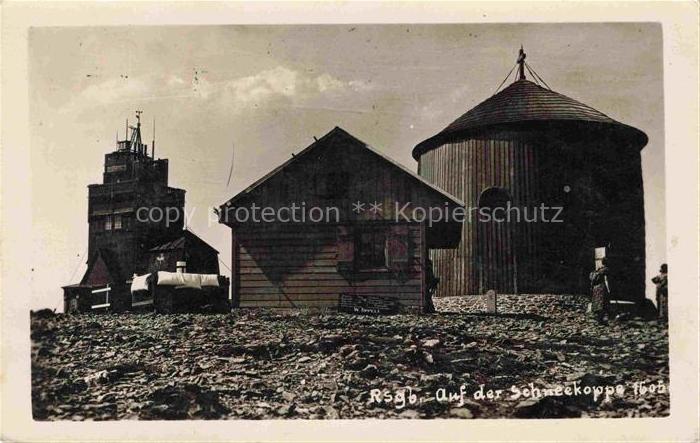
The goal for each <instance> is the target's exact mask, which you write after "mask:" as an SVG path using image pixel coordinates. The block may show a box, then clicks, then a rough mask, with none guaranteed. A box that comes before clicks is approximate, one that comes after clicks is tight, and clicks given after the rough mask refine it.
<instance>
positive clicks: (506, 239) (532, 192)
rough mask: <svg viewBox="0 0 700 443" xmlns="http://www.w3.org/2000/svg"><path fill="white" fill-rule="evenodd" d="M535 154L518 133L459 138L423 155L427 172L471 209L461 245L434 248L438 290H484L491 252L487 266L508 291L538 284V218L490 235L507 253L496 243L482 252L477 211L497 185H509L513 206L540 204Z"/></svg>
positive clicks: (446, 292)
mask: <svg viewBox="0 0 700 443" xmlns="http://www.w3.org/2000/svg"><path fill="white" fill-rule="evenodd" d="M535 155H536V151H535V150H534V149H533V146H532V144H530V143H527V142H525V141H522V140H519V139H518V138H517V137H512V138H504V139H498V140H491V139H468V140H461V141H455V142H452V143H448V144H445V145H442V146H440V147H438V148H436V149H433V150H430V151H428V152H426V153H425V154H423V155H422V156H421V158H420V160H419V164H420V168H419V170H420V172H421V175H422V176H423V177H425V178H426V179H427V180H428V181H430V182H431V183H434V184H435V185H436V186H438V187H440V188H442V189H444V190H445V191H447V192H449V193H451V194H453V195H455V196H457V197H459V198H461V199H462V200H463V201H464V203H465V205H466V211H467V213H466V217H465V223H464V224H463V226H462V241H461V243H460V244H459V246H458V248H456V249H435V250H432V251H431V257H432V260H433V267H434V269H435V273H436V275H437V276H438V277H439V278H440V285H439V287H438V292H437V296H447V295H462V294H477V293H480V291H481V290H482V288H481V287H480V286H481V285H480V279H481V275H480V272H479V262H480V254H485V257H484V265H485V266H487V268H486V269H484V272H485V273H487V274H489V275H491V276H492V278H494V279H495V280H496V281H497V282H499V283H498V286H499V287H501V288H504V287H505V288H510V290H509V291H507V292H516V290H520V291H522V290H526V289H527V288H529V287H531V286H532V281H531V280H532V277H533V276H536V275H537V267H538V262H537V256H536V252H535V247H534V246H535V245H536V243H537V235H538V233H537V230H536V227H535V226H534V225H535V224H533V223H510V224H509V226H508V228H507V229H494V230H492V231H491V234H489V235H491V236H492V237H491V238H489V239H487V241H488V242H491V243H492V245H501V246H502V251H501V252H502V253H496V248H494V247H493V246H492V247H488V248H483V249H482V251H481V252H480V251H479V245H478V229H477V225H478V223H477V212H476V211H477V210H478V205H479V196H480V195H481V193H482V192H483V191H484V190H486V189H488V188H491V187H499V188H504V189H505V190H507V191H508V193H509V194H510V196H511V198H512V200H511V205H512V206H515V207H519V208H522V207H534V206H536V204H537V201H538V194H537V188H536V185H535V183H536V179H537V176H538V173H539V171H538V167H537V162H536V160H535ZM518 256H520V257H527V265H528V272H518V271H516V266H518V265H520V266H523V263H520V262H522V261H523V260H522V259H521V260H518ZM516 279H517V280H516Z"/></svg>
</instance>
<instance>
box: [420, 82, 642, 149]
mask: <svg viewBox="0 0 700 443" xmlns="http://www.w3.org/2000/svg"><path fill="white" fill-rule="evenodd" d="M544 121H549V122H551V121H572V122H589V123H593V124H603V125H605V126H609V125H613V126H615V127H616V129H620V130H622V131H623V132H628V133H629V134H627V135H630V136H632V137H633V138H634V139H635V140H636V142H637V143H639V144H640V146H639V147H640V148H641V147H643V146H644V145H645V144H646V142H647V137H646V135H645V134H644V133H643V132H642V131H640V130H638V129H636V128H633V127H631V126H627V125H625V124H623V123H620V122H618V121H616V120H613V119H612V118H610V117H608V116H607V115H605V114H603V113H602V112H600V111H598V110H596V109H593V108H591V107H590V106H587V105H584V104H583V103H581V102H579V101H576V100H574V99H572V98H570V97H567V96H565V95H562V94H559V93H557V92H554V91H551V90H549V89H546V88H543V87H542V86H539V85H537V84H535V83H533V82H531V81H529V80H524V79H522V80H518V81H515V82H513V83H512V84H511V85H510V86H508V87H507V88H505V89H504V90H503V91H501V92H499V93H498V94H495V95H493V96H492V97H490V98H488V99H486V100H485V101H483V102H481V103H480V104H478V105H477V106H476V107H474V108H472V109H471V110H469V111H467V113H465V114H464V115H462V116H461V117H459V118H458V119H457V120H455V121H453V122H452V123H450V125H448V126H447V127H446V128H445V129H443V130H442V131H440V132H439V133H438V134H437V135H435V136H433V137H431V138H429V139H427V140H425V141H423V142H421V143H420V144H418V145H417V146H416V147H415V149H414V150H413V156H414V158H416V159H417V158H418V157H420V155H422V154H423V153H424V152H426V151H428V150H430V149H432V148H435V147H437V146H439V145H440V144H442V143H444V141H445V140H448V139H452V138H454V137H455V136H457V135H458V134H466V133H469V132H472V131H473V130H475V129H481V128H484V127H488V126H493V125H503V124H510V123H523V122H544Z"/></svg>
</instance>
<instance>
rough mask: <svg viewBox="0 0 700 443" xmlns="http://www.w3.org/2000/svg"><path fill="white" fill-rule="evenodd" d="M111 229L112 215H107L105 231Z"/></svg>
mask: <svg viewBox="0 0 700 443" xmlns="http://www.w3.org/2000/svg"><path fill="white" fill-rule="evenodd" d="M111 230H112V216H111V215H108V216H107V217H105V231H111Z"/></svg>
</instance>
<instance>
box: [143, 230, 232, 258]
mask: <svg viewBox="0 0 700 443" xmlns="http://www.w3.org/2000/svg"><path fill="white" fill-rule="evenodd" d="M193 244H199V245H201V246H203V247H205V248H208V249H210V250H212V251H214V252H216V253H217V254H218V253H219V251H217V250H216V249H214V247H212V246H211V245H210V244H209V243H207V242H205V241H204V240H202V239H201V238H200V237H199V236H197V235H196V234H195V233H194V232H192V231H190V230H188V229H185V230H183V231H182V232H181V233H178V235H177V236H175V237H173V238H171V239H170V240H168V241H166V242H164V243H161V244H160V245H157V246H154V247H152V248H151V249H149V251H151V252H162V251H172V250H175V249H185V248H187V247H191V246H192V245H193Z"/></svg>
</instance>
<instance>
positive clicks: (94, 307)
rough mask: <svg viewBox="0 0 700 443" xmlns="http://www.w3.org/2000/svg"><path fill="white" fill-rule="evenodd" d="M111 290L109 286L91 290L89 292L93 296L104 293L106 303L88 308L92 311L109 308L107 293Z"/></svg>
mask: <svg viewBox="0 0 700 443" xmlns="http://www.w3.org/2000/svg"><path fill="white" fill-rule="evenodd" d="M111 290H112V288H110V287H109V285H107V287H105V288H100V289H93V290H92V291H91V292H92V293H93V294H99V293H102V292H106V293H107V294H105V301H106V302H107V303H102V304H99V305H91V306H90V308H92V309H100V308H108V307H110V306H111V302H110V301H109V293H110V291H111Z"/></svg>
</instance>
